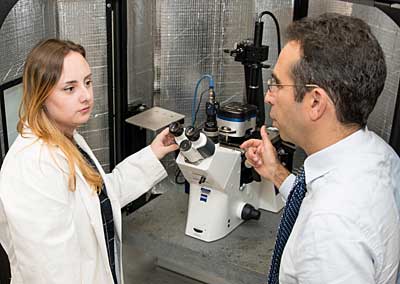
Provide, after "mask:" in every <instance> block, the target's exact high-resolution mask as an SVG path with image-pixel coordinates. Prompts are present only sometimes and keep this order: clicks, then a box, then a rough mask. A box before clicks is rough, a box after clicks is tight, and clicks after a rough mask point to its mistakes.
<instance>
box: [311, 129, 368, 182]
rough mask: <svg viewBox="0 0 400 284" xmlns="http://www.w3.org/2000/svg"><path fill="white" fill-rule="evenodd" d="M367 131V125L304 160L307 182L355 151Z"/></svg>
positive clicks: (324, 172)
mask: <svg viewBox="0 0 400 284" xmlns="http://www.w3.org/2000/svg"><path fill="white" fill-rule="evenodd" d="M367 133H368V129H367V127H365V128H362V129H360V130H357V131H356V132H354V133H352V134H351V135H349V136H347V137H345V138H344V139H342V140H340V141H338V142H336V143H335V144H332V145H330V146H328V147H326V148H324V149H322V150H320V151H318V152H316V153H314V154H312V155H310V156H308V157H307V158H306V159H305V161H304V171H305V176H306V184H309V183H311V182H312V181H314V180H315V179H317V178H319V177H321V176H323V175H325V174H326V173H328V172H329V171H330V170H332V169H333V168H335V167H337V166H338V161H339V160H342V158H344V157H346V156H348V155H351V153H354V151H355V148H357V147H359V145H360V143H362V141H365V139H366V136H367Z"/></svg>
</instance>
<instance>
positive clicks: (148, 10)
mask: <svg viewBox="0 0 400 284" xmlns="http://www.w3.org/2000/svg"><path fill="white" fill-rule="evenodd" d="M155 10H156V0H134V1H132V0H130V1H128V2H127V25H128V27H127V30H128V33H127V38H128V45H127V56H128V64H127V65H128V66H127V69H128V104H131V105H135V104H139V103H144V104H146V105H147V106H152V104H153V103H152V100H153V84H154V72H153V70H154V65H153V53H154V50H153V30H154V28H155V26H154V24H153V22H154V21H155V17H154V16H155Z"/></svg>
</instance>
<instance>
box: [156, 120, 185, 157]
mask: <svg viewBox="0 0 400 284" xmlns="http://www.w3.org/2000/svg"><path fill="white" fill-rule="evenodd" d="M150 147H151V150H152V151H153V153H154V154H155V155H156V157H157V158H158V159H159V160H161V159H162V158H164V157H165V155H167V154H168V153H170V152H173V151H176V150H178V148H179V146H178V145H177V144H176V143H175V138H174V136H173V135H172V134H171V133H169V129H168V127H167V128H165V129H164V130H163V131H161V132H160V133H159V134H158V135H157V136H156V138H154V140H153V142H152V143H151V145H150Z"/></svg>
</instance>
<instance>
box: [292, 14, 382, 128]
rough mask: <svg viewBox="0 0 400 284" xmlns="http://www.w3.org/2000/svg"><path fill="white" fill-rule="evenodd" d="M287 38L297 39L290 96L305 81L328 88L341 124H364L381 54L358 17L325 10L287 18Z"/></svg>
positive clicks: (299, 95)
mask: <svg viewBox="0 0 400 284" xmlns="http://www.w3.org/2000/svg"><path fill="white" fill-rule="evenodd" d="M287 36H288V40H289V41H298V42H299V44H300V46H301V51H302V55H301V59H300V60H299V61H298V62H297V63H296V64H295V65H294V66H293V68H292V76H293V79H294V81H295V84H296V85H298V86H297V87H296V94H295V96H296V101H302V100H303V97H304V95H305V93H306V91H307V89H306V88H305V87H302V86H304V85H305V84H316V85H318V86H320V87H321V88H323V89H324V90H325V91H326V92H328V94H329V96H330V98H331V99H332V101H333V102H334V104H335V107H336V116H337V118H338V120H339V121H340V122H342V123H343V124H354V123H355V124H358V125H360V126H362V127H364V126H365V125H366V124H367V119H368V116H369V114H370V113H371V111H372V110H373V108H374V107H375V104H376V101H377V99H378V97H379V95H380V94H381V92H382V90H383V86H384V83H385V79H386V64H385V57H384V54H383V51H382V48H381V47H380V45H379V43H378V41H377V39H376V38H375V36H374V35H373V34H372V32H371V29H370V28H369V26H368V25H367V24H366V23H365V22H364V21H362V20H361V19H358V18H354V17H350V16H343V15H339V14H334V13H327V14H323V15H320V16H318V17H316V18H305V19H302V20H300V21H297V22H293V23H292V24H291V25H290V26H289V27H288V29H287Z"/></svg>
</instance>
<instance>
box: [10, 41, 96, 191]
mask: <svg viewBox="0 0 400 284" xmlns="http://www.w3.org/2000/svg"><path fill="white" fill-rule="evenodd" d="M70 52H78V53H80V54H81V55H82V56H83V57H86V52H85V49H84V48H83V47H82V46H81V45H79V44H75V43H73V42H71V41H65V40H59V39H48V40H45V41H42V42H40V43H39V44H37V45H36V46H35V47H34V48H33V49H32V51H31V52H30V53H29V55H28V57H27V59H26V62H25V66H24V73H23V97H22V102H21V105H20V107H19V121H18V125H17V131H18V133H20V134H21V135H22V136H24V129H26V128H30V129H31V131H32V132H33V134H35V135H36V136H37V137H38V138H39V139H42V140H43V141H44V142H45V143H46V144H47V145H49V146H52V147H59V148H60V149H61V151H62V152H63V153H64V154H65V156H66V157H67V161H68V168H69V175H68V189H69V190H71V191H75V189H76V171H75V165H77V166H78V167H79V169H80V170H81V172H82V174H83V176H84V177H85V179H86V181H87V183H88V184H89V185H90V186H91V187H92V189H93V190H95V191H96V192H99V191H100V190H101V188H102V185H103V180H102V178H101V176H100V175H99V173H97V172H96V171H95V170H94V169H92V168H91V166H90V165H89V164H88V163H87V162H86V161H85V159H84V158H83V156H82V154H81V153H80V152H79V150H78V149H77V147H76V146H75V145H74V143H73V142H72V141H71V140H70V139H68V138H67V137H66V136H65V135H64V133H62V132H61V131H60V130H59V129H58V128H57V126H56V125H55V124H54V123H53V121H52V120H51V119H50V118H49V117H48V116H47V113H46V112H45V111H44V107H43V104H44V102H45V101H46V99H47V98H48V97H49V95H50V94H51V92H52V91H53V89H54V88H55V86H56V84H57V82H58V81H59V79H60V77H61V73H62V70H63V64H64V58H65V56H66V55H67V54H68V53H70Z"/></svg>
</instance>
